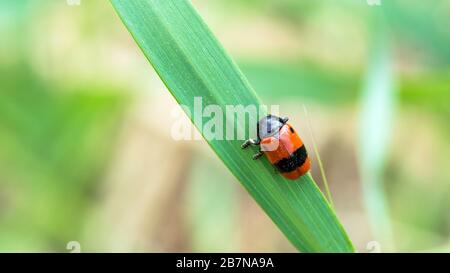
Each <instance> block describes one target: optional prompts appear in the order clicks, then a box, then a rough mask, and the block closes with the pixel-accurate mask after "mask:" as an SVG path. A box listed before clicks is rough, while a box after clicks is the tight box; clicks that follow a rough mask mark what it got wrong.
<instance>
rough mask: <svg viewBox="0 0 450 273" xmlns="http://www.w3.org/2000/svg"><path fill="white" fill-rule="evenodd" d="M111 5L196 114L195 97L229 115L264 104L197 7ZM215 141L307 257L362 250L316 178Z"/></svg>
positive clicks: (115, 0) (123, 1)
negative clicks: (288, 175)
mask: <svg viewBox="0 0 450 273" xmlns="http://www.w3.org/2000/svg"><path fill="white" fill-rule="evenodd" d="M111 2H112V4H113V6H114V7H115V9H116V11H117V12H118V14H119V16H120V17H121V19H122V21H123V22H124V24H125V25H126V26H127V28H128V29H129V31H130V32H131V34H132V35H133V37H134V39H135V40H136V42H137V43H138V45H139V46H140V47H141V49H142V51H143V52H144V54H145V55H146V57H147V58H148V59H149V61H150V63H151V64H152V65H153V67H154V68H155V70H156V72H157V73H158V74H159V76H160V77H161V79H162V80H163V82H164V83H165V84H166V86H167V88H168V89H169V90H170V92H171V93H172V95H173V96H174V97H175V99H176V100H177V101H178V103H180V104H182V105H185V106H187V108H188V109H189V110H190V112H191V113H193V112H194V108H193V107H194V105H193V104H194V102H193V101H194V97H202V98H203V105H211V104H213V105H218V106H219V107H221V108H222V110H225V106H226V105H256V106H259V105H260V101H259V99H258V97H257V96H256V94H255V93H254V91H253V90H252V88H251V87H250V85H249V83H248V82H247V80H246V78H245V77H244V76H243V75H242V73H241V72H240V70H239V69H238V68H237V66H236V65H235V64H234V62H233V61H232V60H231V59H230V58H229V57H228V55H227V54H226V53H225V51H224V50H223V48H222V47H221V45H220V44H219V43H218V41H217V40H216V39H215V37H214V36H213V35H212V33H211V32H210V31H209V29H208V27H207V26H206V25H205V23H204V22H203V21H202V19H201V18H200V17H199V15H198V14H197V12H196V11H195V9H194V8H193V7H192V5H191V4H190V2H188V1H184V0H177V1H169V0H167V1H161V0H140V1H129V0H111ZM224 112H225V111H224ZM188 114H190V113H188ZM190 118H191V119H193V117H192V116H190ZM253 118H255V117H253ZM244 123H245V122H244ZM244 123H243V122H236V127H235V130H237V129H238V128H243V127H246V126H248V125H246V124H244ZM224 124H225V123H224ZM197 125H198V124H197ZM208 143H209V145H210V146H211V148H212V149H213V150H214V152H215V153H216V154H217V155H218V156H219V158H220V159H221V160H222V161H223V163H224V164H225V165H226V166H227V167H228V169H229V170H230V171H231V172H232V173H233V174H234V176H235V177H236V178H237V179H238V180H239V181H240V182H241V184H242V185H243V186H244V187H245V188H246V190H247V191H248V192H249V193H250V195H251V196H252V197H253V198H254V199H255V200H256V202H258V204H259V205H260V206H261V207H262V208H263V209H264V211H265V212H266V213H267V214H268V215H269V217H270V218H271V219H272V220H273V221H274V222H275V224H277V225H278V227H279V228H280V229H281V230H282V231H283V233H284V234H285V235H286V236H287V238H288V239H289V240H290V241H291V242H292V243H293V244H294V245H295V246H296V247H297V248H298V249H299V250H300V251H304V252H353V251H354V248H353V246H352V243H351V242H350V240H349V238H348V236H347V234H346V233H345V231H344V230H343V228H342V226H341V224H340V222H339V221H338V219H337V218H336V216H335V213H334V211H333V210H332V209H331V208H330V206H329V204H328V202H327V201H326V199H325V198H324V196H323V195H322V193H321V192H320V190H319V189H318V187H317V186H316V184H315V182H314V181H313V179H312V177H311V176H310V175H305V176H303V177H302V178H301V179H299V180H298V181H296V182H292V181H288V180H285V179H284V178H283V177H282V176H280V175H278V174H276V173H275V172H274V170H273V167H272V166H271V165H270V164H269V162H268V161H267V160H266V159H262V160H259V161H253V160H252V159H251V155H252V152H251V151H243V150H241V148H240V144H241V143H242V141H240V140H235V141H220V140H210V141H208Z"/></svg>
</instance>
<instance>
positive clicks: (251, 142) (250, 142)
mask: <svg viewBox="0 0 450 273" xmlns="http://www.w3.org/2000/svg"><path fill="white" fill-rule="evenodd" d="M250 145H255V146H256V145H259V140H256V139H247V140H246V141H245V142H244V143H242V145H241V148H242V149H245V148H247V147H248V146H250Z"/></svg>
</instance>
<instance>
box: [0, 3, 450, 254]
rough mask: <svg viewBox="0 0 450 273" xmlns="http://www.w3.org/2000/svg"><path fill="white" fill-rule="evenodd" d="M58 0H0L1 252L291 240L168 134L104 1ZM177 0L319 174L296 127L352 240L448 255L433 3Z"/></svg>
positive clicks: (162, 94)
mask: <svg viewBox="0 0 450 273" xmlns="http://www.w3.org/2000/svg"><path fill="white" fill-rule="evenodd" d="M69 2H70V1H66V0H47V1H42V0H20V1H16V0H3V1H1V2H0V37H1V42H0V251H33V252H34V251H56V252H68V251H69V250H68V249H67V248H66V247H67V244H68V242H70V241H77V242H79V244H80V245H81V251H83V252H91V251H163V252H165V251H178V252H180V251H202V252H207V251H221V252H224V251H225V252H228V251H237V252H241V251H253V252H264V251H270V252H277V251H287V252H290V251H295V249H294V248H293V247H292V246H291V245H290V243H289V242H288V241H287V239H285V238H284V237H283V235H282V234H281V232H280V231H278V230H277V228H276V227H275V225H274V224H273V223H272V222H271V221H270V220H269V219H268V217H267V216H266V215H265V214H264V213H263V212H262V210H261V209H260V208H259V207H258V206H257V205H256V204H255V202H254V201H253V200H251V199H250V198H249V196H248V195H247V194H246V193H245V192H244V190H243V188H242V187H241V186H240V185H239V183H236V182H237V181H236V180H235V179H234V177H232V175H231V174H230V173H229V172H228V170H227V169H226V168H225V167H224V166H223V165H222V164H221V162H220V161H219V160H218V159H217V158H216V157H215V155H214V154H213V152H212V151H211V150H210V149H209V147H208V145H206V143H205V142H204V141H175V140H173V138H172V137H171V126H172V124H173V122H174V121H175V119H174V117H173V116H172V115H171V113H172V110H173V109H177V107H178V106H177V105H176V103H175V101H174V99H173V98H172V97H171V96H170V94H169V92H167V90H165V87H164V86H163V84H162V83H161V81H160V80H159V78H158V77H157V75H156V73H155V72H154V71H153V69H152V68H151V66H150V65H149V64H148V62H147V61H146V60H145V58H144V56H143V54H142V53H141V52H140V50H139V49H138V47H137V46H136V45H135V43H134V41H133V40H132V38H131V36H130V35H129V33H128V32H127V30H126V29H125V27H124V26H123V25H122V23H121V22H120V20H119V19H118V17H117V15H116V14H115V12H114V10H113V8H112V6H111V5H110V3H109V2H108V1H106V0H97V1H87V0H80V5H69V4H68V3H69ZM193 3H194V5H195V6H196V7H197V8H198V10H199V12H200V14H201V15H202V16H203V18H204V19H205V21H206V22H207V23H208V25H209V26H210V28H211V29H212V31H213V32H214V34H215V35H216V36H217V37H218V39H219V40H220V41H221V42H222V43H223V45H224V47H225V48H226V49H227V50H228V52H229V53H230V54H231V55H232V57H233V58H234V59H235V60H236V61H237V63H238V65H239V66H240V67H241V69H242V70H243V72H244V74H245V75H246V76H247V77H248V78H249V80H250V82H251V83H252V85H253V87H254V88H255V90H256V92H257V93H258V94H259V95H260V97H261V98H262V100H263V102H264V103H265V104H268V105H269V104H279V105H280V109H281V112H282V113H283V114H285V115H288V116H290V117H291V121H292V123H293V124H294V125H295V127H297V128H298V130H299V132H300V133H301V135H302V138H304V140H305V143H306V144H307V146H308V147H309V149H310V152H311V153H312V158H313V169H312V174H313V176H314V177H315V178H316V180H317V181H319V184H320V186H321V187H322V186H323V185H322V183H321V182H322V180H321V177H320V172H319V170H318V167H317V165H318V164H317V163H316V162H315V158H316V155H315V154H314V153H313V152H312V151H313V150H312V145H311V143H312V141H311V137H310V132H311V131H313V133H314V138H315V141H316V142H317V144H318V149H319V152H320V155H321V158H322V161H323V163H324V167H325V172H326V174H327V177H328V181H329V183H330V187H331V191H332V194H333V199H334V204H335V206H336V210H337V214H338V216H339V217H340V219H341V220H342V222H343V224H344V226H345V228H346V230H347V231H348V233H349V235H350V237H351V239H352V240H353V242H354V243H355V246H356V247H357V248H358V250H359V251H361V252H368V251H372V250H373V249H372V248H371V247H370V246H373V243H370V242H371V241H377V242H378V243H379V245H378V247H379V248H380V249H381V251H408V252H409V251H447V252H450V168H449V167H448V165H449V163H450V126H449V121H450V28H449V27H448V26H449V21H448V18H450V1H446V0H433V1H421V0H403V1H401V0H389V1H384V0H381V5H380V6H372V5H369V4H368V3H367V2H366V1H363V0H343V1H332V0H320V1H317V0H315V1H312V0H251V1H250V0H216V1H208V0H196V1H193ZM303 106H305V107H306V109H307V110H308V115H307V116H306V115H305V112H304V110H303ZM308 119H309V120H310V121H311V124H312V128H309V127H308V125H307V124H308V121H307V120H308ZM378 243H376V244H378ZM368 246H369V248H368Z"/></svg>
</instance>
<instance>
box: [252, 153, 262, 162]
mask: <svg viewBox="0 0 450 273" xmlns="http://www.w3.org/2000/svg"><path fill="white" fill-rule="evenodd" d="M263 154H264V153H263V152H261V151H259V152H257V153H256V154H254V155H253V160H256V159H258V158H260V157H261V156H262V155H263Z"/></svg>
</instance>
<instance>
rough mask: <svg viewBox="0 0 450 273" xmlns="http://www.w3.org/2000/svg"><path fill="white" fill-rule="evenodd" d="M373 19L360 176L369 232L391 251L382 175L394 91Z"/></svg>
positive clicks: (382, 25)
mask: <svg viewBox="0 0 450 273" xmlns="http://www.w3.org/2000/svg"><path fill="white" fill-rule="evenodd" d="M373 15H374V20H373V21H372V25H371V27H372V28H373V29H374V30H373V31H372V32H371V33H373V38H372V40H373V44H372V50H371V52H372V54H371V56H370V60H369V67H368V72H367V78H366V82H365V84H364V88H363V92H362V99H361V117H360V123H361V126H360V141H359V145H360V149H359V154H360V172H361V178H362V186H363V196H364V202H365V206H366V208H367V212H368V216H369V223H370V225H371V229H372V232H373V234H374V236H375V238H376V239H377V240H380V241H381V242H382V244H383V247H384V248H385V249H388V250H393V249H394V239H393V234H392V233H393V232H392V224H391V220H390V213H389V208H388V204H387V200H386V196H385V193H384V187H383V186H384V184H383V172H384V166H385V162H386V158H387V152H388V151H389V139H390V136H391V133H392V122H393V120H394V117H395V106H396V92H395V91H396V89H395V86H394V73H393V64H392V62H391V60H392V58H391V53H390V52H391V49H390V43H389V36H388V33H387V30H386V22H385V19H384V17H383V16H384V14H383V13H374V14H373Z"/></svg>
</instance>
